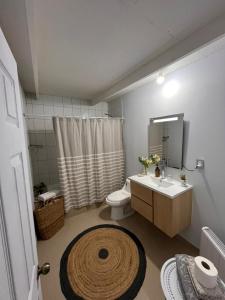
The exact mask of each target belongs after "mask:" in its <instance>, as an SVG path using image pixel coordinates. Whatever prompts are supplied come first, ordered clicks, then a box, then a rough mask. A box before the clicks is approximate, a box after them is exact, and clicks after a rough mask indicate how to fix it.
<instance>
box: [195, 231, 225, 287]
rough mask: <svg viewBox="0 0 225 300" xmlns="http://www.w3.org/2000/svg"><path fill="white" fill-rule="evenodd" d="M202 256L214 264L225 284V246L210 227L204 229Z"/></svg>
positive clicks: (201, 245)
mask: <svg viewBox="0 0 225 300" xmlns="http://www.w3.org/2000/svg"><path fill="white" fill-rule="evenodd" d="M200 255H201V256H204V257H206V258H208V259H209V260H211V261H212V262H213V263H214V265H215V266H216V268H217V270H218V273H219V276H220V278H221V279H222V280H223V282H225V245H224V243H223V242H222V241H221V240H220V239H219V238H218V237H217V236H216V235H215V233H214V232H213V231H212V230H211V229H210V228H209V227H203V228H202V233H201V244H200Z"/></svg>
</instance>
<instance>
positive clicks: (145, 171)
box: [143, 166, 148, 175]
mask: <svg viewBox="0 0 225 300" xmlns="http://www.w3.org/2000/svg"><path fill="white" fill-rule="evenodd" d="M143 175H148V172H147V168H146V167H145V166H144V170H143Z"/></svg>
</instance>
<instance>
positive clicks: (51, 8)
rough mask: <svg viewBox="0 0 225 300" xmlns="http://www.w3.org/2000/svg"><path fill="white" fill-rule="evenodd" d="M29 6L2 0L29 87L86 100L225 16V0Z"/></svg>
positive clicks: (45, 1)
mask: <svg viewBox="0 0 225 300" xmlns="http://www.w3.org/2000/svg"><path fill="white" fill-rule="evenodd" d="M1 2H4V4H5V5H4V6H2V4H1ZM29 2H31V1H30V0H7V1H6V0H0V11H1V9H2V8H4V10H2V11H1V12H0V24H1V26H2V28H3V31H4V33H5V35H6V37H7V39H8V40H9V43H10V46H11V47H12V51H13V53H14V55H15V57H16V60H17V62H18V67H19V75H20V78H21V82H22V85H23V87H24V89H25V90H26V91H27V92H36V93H37V92H39V93H41V94H50V95H64V96H73V97H77V98H82V99H93V98H95V97H96V96H97V95H100V94H101V93H103V92H105V91H107V90H108V89H110V87H112V86H113V85H114V84H115V83H117V82H118V81H120V80H121V79H123V78H125V77H126V76H128V75H129V74H131V73H132V72H134V71H135V70H136V69H137V68H139V67H140V66H142V65H144V64H146V63H147V62H148V61H149V60H153V59H154V58H156V57H158V56H159V55H160V54H161V53H163V52H165V51H166V50H167V49H169V48H170V47H172V46H173V45H176V44H178V43H179V42H181V41H182V40H184V39H185V38H187V37H188V36H190V35H192V34H193V33H194V32H196V31H197V30H198V29H200V28H202V27H204V26H206V25H207V24H208V23H210V22H211V21H213V20H215V19H216V18H217V17H219V16H220V15H222V14H224V13H225V1H224V0H213V1H212V0H198V1H196V0H189V1H187V0H157V1H155V0H111V1H109V0H108V1H107V0H64V1H62V0H33V6H32V11H31V8H29V9H28V8H27V5H28V3H29ZM9 3H10V5H9ZM13 3H14V4H15V5H16V10H15V7H13ZM18 3H20V5H19V6H18ZM25 9H26V12H24V10H25ZM10 10H12V12H14V13H13V15H11V11H10ZM22 15H23V16H22ZM24 15H26V16H27V18H28V20H27V24H22V23H24V20H25V17H24ZM9 17H10V18H9ZM9 20H10V21H9ZM31 23H32V24H31ZM31 25H32V26H31ZM26 26H27V28H26ZM23 31H24V32H23ZM13 33H14V34H13ZM26 52H27V53H26ZM32 66H33V67H32ZM32 78H33V80H31V79H32Z"/></svg>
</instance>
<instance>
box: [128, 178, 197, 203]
mask: <svg viewBox="0 0 225 300" xmlns="http://www.w3.org/2000/svg"><path fill="white" fill-rule="evenodd" d="M129 179H130V180H131V181H134V182H137V183H140V184H142V185H144V186H145V187H147V188H149V189H151V190H153V191H156V192H158V193H160V194H162V195H165V196H166V197H168V198H171V199H174V198H176V197H177V196H179V195H180V194H182V193H184V192H186V191H188V190H191V189H192V185H190V184H188V185H187V186H186V187H184V186H182V185H181V183H180V181H178V180H176V179H172V180H171V179H170V180H168V179H167V178H166V179H162V178H160V177H155V176H154V174H150V175H145V176H140V175H133V176H130V177H129Z"/></svg>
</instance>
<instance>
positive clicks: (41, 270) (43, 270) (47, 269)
mask: <svg viewBox="0 0 225 300" xmlns="http://www.w3.org/2000/svg"><path fill="white" fill-rule="evenodd" d="M49 272H50V263H44V264H43V265H42V266H41V267H39V266H38V272H37V278H39V276H40V275H46V274H48V273H49Z"/></svg>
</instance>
